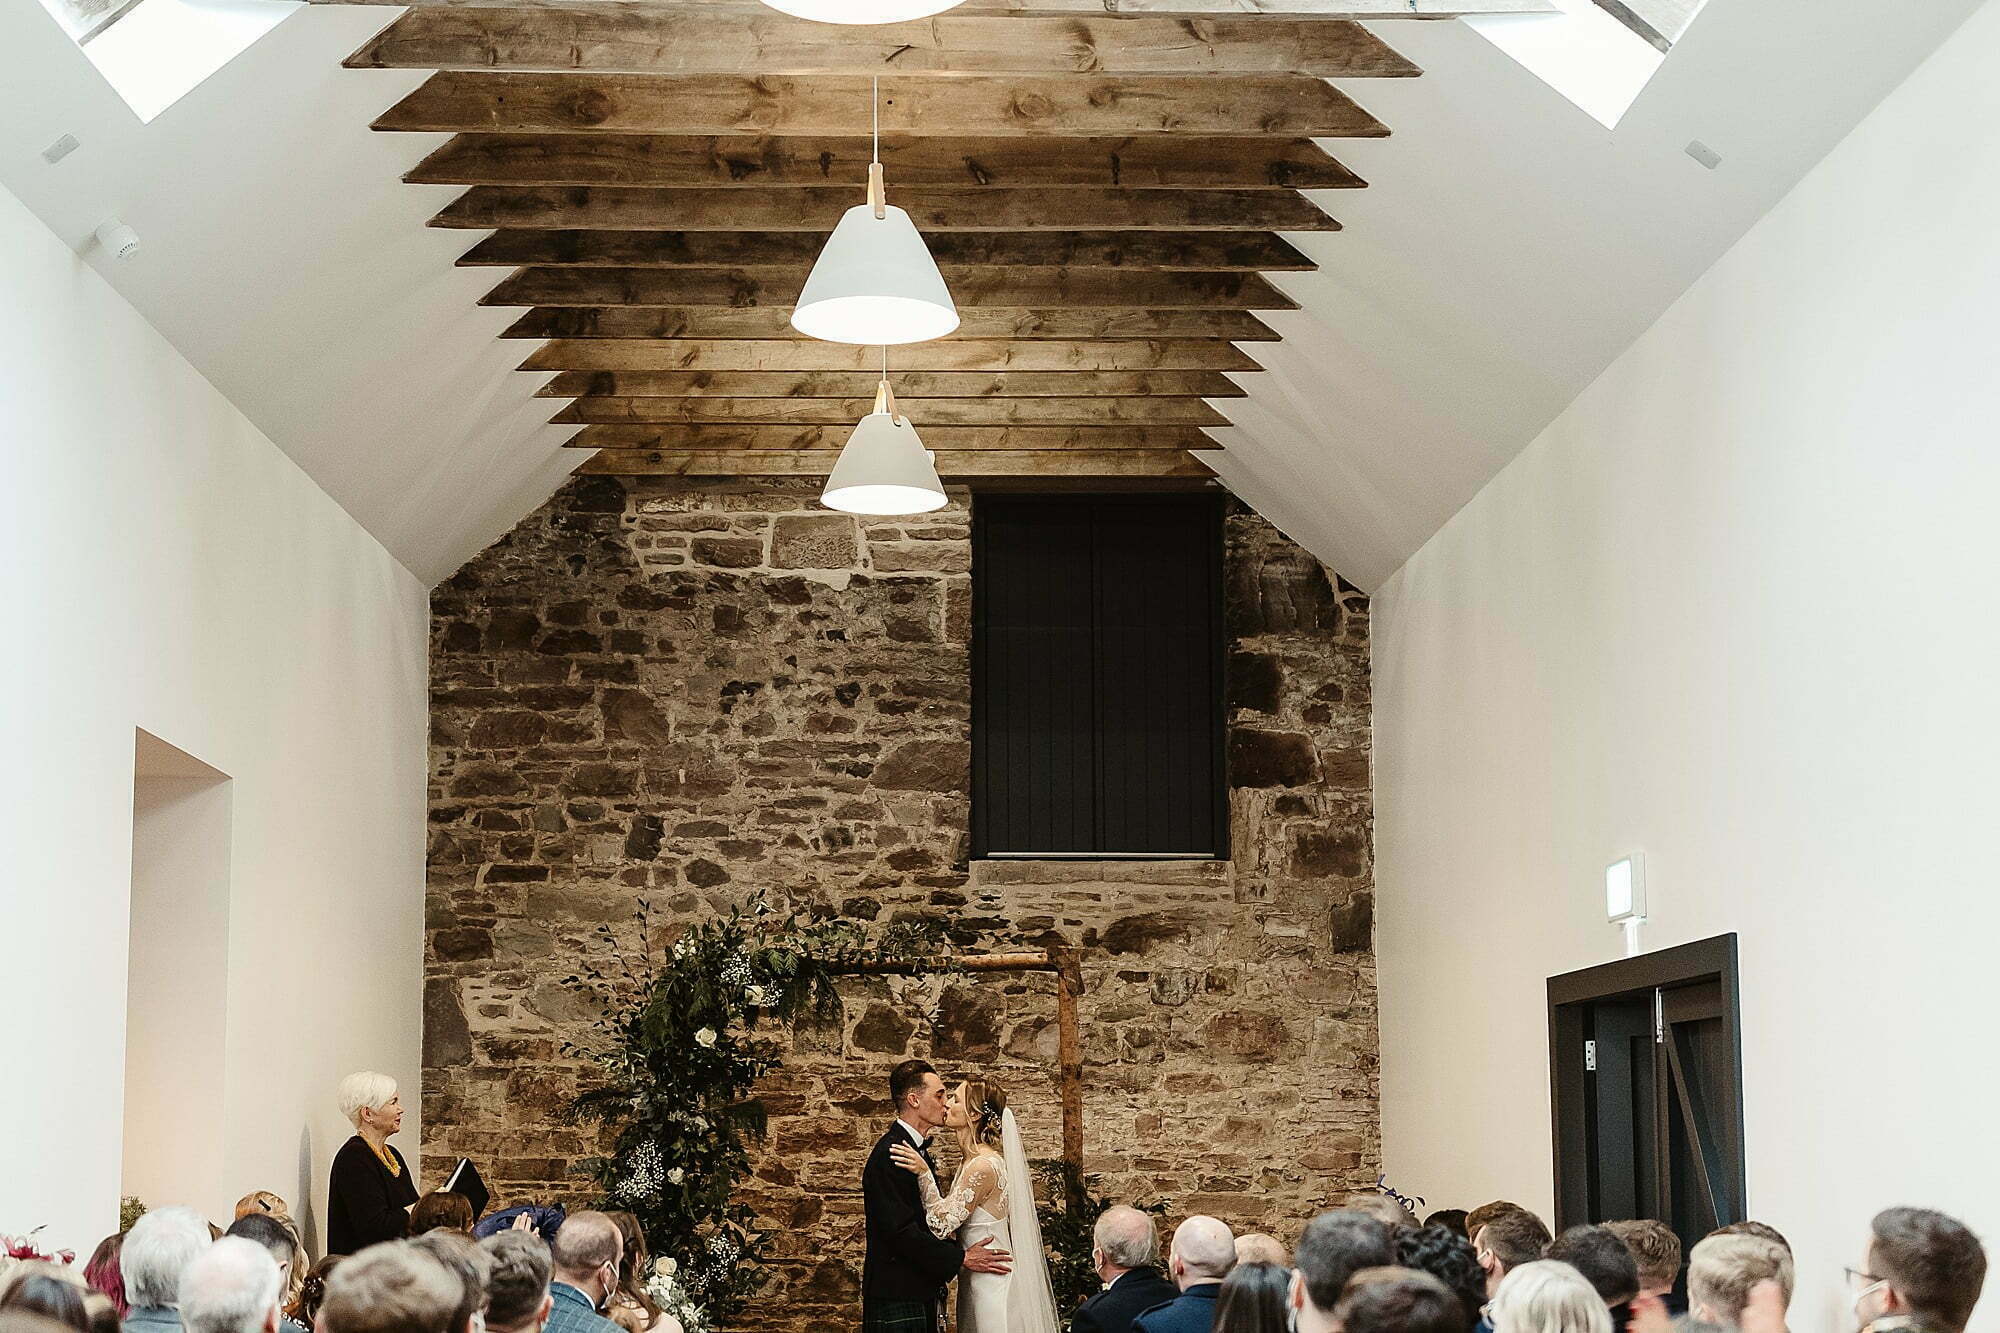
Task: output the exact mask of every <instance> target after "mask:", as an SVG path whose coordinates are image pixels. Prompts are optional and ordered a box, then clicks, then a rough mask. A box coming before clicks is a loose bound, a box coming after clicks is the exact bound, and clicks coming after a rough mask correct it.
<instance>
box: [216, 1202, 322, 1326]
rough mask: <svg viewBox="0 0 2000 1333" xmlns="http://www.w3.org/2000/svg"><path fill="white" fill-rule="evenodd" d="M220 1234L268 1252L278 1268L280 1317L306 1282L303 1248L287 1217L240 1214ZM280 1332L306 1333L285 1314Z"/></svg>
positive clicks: (257, 1213)
mask: <svg viewBox="0 0 2000 1333" xmlns="http://www.w3.org/2000/svg"><path fill="white" fill-rule="evenodd" d="M222 1234H223V1235H225V1236H241V1237H242V1238H243V1239H244V1240H248V1241H255V1242H256V1243H257V1244H259V1245H262V1246H263V1247H264V1249H265V1250H266V1251H268V1252H269V1254H270V1256H271V1262H273V1263H275V1264H276V1265H277V1266H278V1273H279V1275H280V1276H281V1277H282V1278H283V1279H284V1286H283V1287H282V1288H281V1289H280V1290H279V1292H278V1310H279V1313H280V1314H283V1313H284V1311H285V1310H287V1309H289V1308H290V1306H291V1305H292V1303H293V1302H295V1301H296V1300H297V1299H298V1296H299V1288H300V1287H302V1286H304V1285H305V1280H306V1272H305V1270H306V1247H305V1246H304V1245H302V1244H300V1243H299V1233H298V1232H297V1230H295V1229H294V1228H293V1226H292V1220H291V1218H290V1216H288V1215H287V1214H284V1213H275V1212H273V1213H261V1212H256V1211H251V1212H247V1213H243V1214H241V1215H240V1216H238V1217H237V1219H236V1220H235V1221H234V1222H231V1223H230V1224H229V1230H227V1231H225V1232H223V1233H222ZM280 1330H281V1333H306V1328H305V1326H304V1325H302V1324H298V1323H295V1322H294V1321H293V1320H292V1318H291V1317H290V1316H289V1315H286V1316H285V1317H284V1319H283V1320H282V1321H281V1323H280Z"/></svg>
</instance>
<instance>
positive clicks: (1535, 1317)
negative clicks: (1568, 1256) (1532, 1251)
mask: <svg viewBox="0 0 2000 1333" xmlns="http://www.w3.org/2000/svg"><path fill="white" fill-rule="evenodd" d="M1488 1309H1489V1311H1490V1314H1491V1318H1492V1320H1493V1331H1494V1333H1612V1326H1611V1311H1610V1309H1609V1308H1608V1307H1607V1306H1606V1305H1605V1304H1604V1298H1603V1297H1602V1296H1599V1295H1598V1294H1597V1288H1595V1287H1593V1286H1592V1285H1591V1284H1590V1283H1589V1282H1588V1281H1587V1280H1586V1279H1585V1278H1584V1276H1583V1274H1581V1273H1579V1272H1577V1271H1576V1270H1575V1269H1574V1268H1571V1267H1570V1266H1569V1265H1568V1264H1565V1263H1558V1262H1556V1261H1554V1260H1551V1259H1537V1260H1535V1261H1533V1262H1531V1263H1525V1264H1521V1265H1518V1266H1517V1267H1514V1268H1511V1269H1509V1270H1508V1271H1507V1275H1506V1276H1505V1277H1504V1278H1502V1279H1501V1280H1500V1288H1499V1290H1497V1291H1495V1292H1494V1293H1493V1300H1492V1303H1491V1304H1490V1305H1489V1307H1488Z"/></svg>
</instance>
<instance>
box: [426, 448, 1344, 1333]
mask: <svg viewBox="0 0 2000 1333" xmlns="http://www.w3.org/2000/svg"><path fill="white" fill-rule="evenodd" d="M815 491H816V488H814V487H807V486H800V485H797V484H794V483H789V482H784V483H769V484H734V485H730V486H704V485H700V484H691V483H686V482H679V481H653V480H650V479H632V480H617V479H606V478H593V479H578V480H576V481H573V482H571V483H570V484H569V485H568V486H567V487H565V488H564V489H563V490H562V491H561V492H560V493H558V494H557V495H556V496H555V497H554V498H553V499H552V500H550V502H549V503H548V504H547V505H546V506H544V507H543V508H542V509H541V510H540V511H538V512H537V513H536V514H534V515H532V516H531V517H529V518H528V519H526V520H524V521H523V522H522V523H521V524H520V525H519V527H517V528H516V529H515V530H514V532H513V533H511V534H510V535H509V536H508V537H506V538H505V539H503V540H502V541H501V542H499V543H497V544H496V545H494V546H493V547H492V548H490V549H489V550H487V551H486V552H485V553H484V554H482V555H481V556H479V557H478V558H477V559H476V560H474V561H473V562H472V563H471V564H469V565H468V566H466V568H465V569H463V570H462V571H460V572H459V574H458V575H457V576H456V577H454V578H453V579H452V580H451V581H450V582H448V583H447V584H445V585H444V586H442V587H441V588H439V589H438V590H437V592H436V594H435V595H434V597H433V601H432V608H433V637H432V677H433V706H434V712H433V737H432V747H433V748H432V756H433V760H432V787H431V827H432V838H431V848H430V866H431V871H430V894H429V954H428V974H427V982H426V991H425V1086H424V1127H425V1132H426V1135H427V1138H426V1141H425V1143H424V1144H423V1153H424V1166H423V1174H424V1177H425V1178H426V1179H436V1178H437V1176H438V1174H439V1173H440V1172H441V1171H442V1170H443V1169H444V1168H445V1167H446V1166H447V1165H448V1164H449V1161H450V1160H451V1159H452V1158H453V1157H456V1156H458V1155H461V1154H463V1155H469V1156H472V1157H475V1158H476V1159H478V1160H479V1161H480V1163H481V1164H482V1167H483V1169H484V1170H485V1174H486V1177H487V1179H488V1180H489V1181H490V1182H491V1183H492V1184H493V1185H494V1187H495V1192H496V1196H497V1197H498V1198H499V1199H501V1200H503V1201H505V1200H515V1199H521V1200H526V1199H530V1198H533V1199H549V1198H572V1199H573V1198H575V1197H577V1194H578V1182H577V1181H575V1180H574V1179H572V1178H569V1177H568V1176H567V1175H566V1173H567V1170H568V1167H569V1165H570V1163H571V1162H572V1161H573V1160H574V1159H575V1158H577V1157H579V1156H583V1155H586V1154H588V1153H589V1152H591V1151H592V1150H593V1147H594V1144H593V1142H592V1141H591V1138H590V1136H589V1135H587V1134H586V1133H585V1132H584V1131H581V1130H579V1129H577V1128H576V1127H574V1126H571V1125H567V1124H565V1123H564V1122H563V1120H562V1118H561V1115H560V1111H561V1108H562V1106H563V1105H564V1103H565V1102H566V1101H567V1099H568V1098H569V1097H570V1096H572V1095H573V1094H574V1093H575V1091H576V1090H577V1087H578V1080H579V1078H580V1077H584V1076H586V1075H587V1071H586V1070H584V1069H582V1068H579V1067H578V1066H577V1065H576V1064H575V1063H574V1062H572V1061H570V1060H567V1059H566V1058H565V1057H564V1055H563V1052H562V1045H561V1044H562V1041H563V1039H564V1038H565V1036H566V1035H573V1034H575V1033H577V1032H578V1030H579V1028H580V1025H581V1020H582V1018H583V1015H582V1014H581V1013H580V1012H579V1011H578V1008H577V1006H576V1001H575V1000H574V998H573V997H572V996H571V995H570V994H569V993H568V992H566V991H565V990H563V989H562V987H561V986H560V985H559V984H557V980H556V979H557V978H558V977H560V976H561V975H563V974H564V973H565V972H567V971H569V970H571V969H573V968H574V966H575V964H576V961H577V960H578V959H579V958H580V957H581V956H582V954H583V951H584V950H585V949H586V947H587V941H588V937H589V935H590V933H591V932H592V931H593V930H594V929H595V928H596V927H597V926H598V924H599V923H611V924H613V925H614V926H618V927H620V928H628V929H629V928H631V923H632V920H633V912H634V909H635V905H636V901H637V899H638V898H639V897H640V896H642V895H643V896H646V897H648V898H649V899H650V900H651V901H652V903H653V904H654V908H655V913H656V920H657V922H658V923H659V925H660V927H661V928H662V929H664V930H668V931H671V930H672V929H673V928H674V927H673V923H674V922H675V921H677V920H684V919H688V918H691V917H694V916H697V915H699V914H703V913H709V912H714V911H718V910H725V909H726V908H727V907H728V906H729V905H731V904H733V903H736V902H739V901H743V900H745V899H747V898H750V897H752V896H755V895H757V894H760V893H761V894H770V895H774V896H777V897H780V898H786V897H789V898H792V899H795V900H798V901H803V902H810V903H813V904H817V905H821V906H824V907H826V908H829V909H832V910H835V911H838V912H839V913H841V914H843V915H845V916H847V917H849V918H853V919H856V920H859V921H864V922H871V923H880V922H887V921H890V920H894V919H899V918H905V919H906V918H910V917H916V916H930V917H936V918H939V919H941V920H942V921H943V922H944V923H946V925H947V926H948V927H949V928H950V930H951V932H952V934H953V936H954V938H955V940H956V942H957V943H958V944H959V945H961V946H962V947H964V948H966V949H970V950H980V951H987V950H1000V949H1006V948H1009V947H1020V946H1037V945H1041V944H1045V943H1050V942H1064V943H1069V944H1074V945H1077V946H1079V947H1080V948H1081V950H1082V958H1083V970H1084V979H1085V986H1086V990H1085V994H1084V997H1083V1000H1082V1003H1081V1017H1082V1024H1083V1037H1084V1058H1085V1085H1084V1120H1085V1143H1086V1162H1085V1166H1086V1169H1087V1170H1088V1172H1089V1173H1090V1174H1091V1175H1092V1177H1093V1178H1094V1181H1095V1183H1096V1185H1097V1186H1098V1188H1100V1189H1101V1190H1102V1191H1103V1192H1105V1193H1108V1194H1110V1195H1113V1196H1115V1197H1118V1198H1121V1199H1137V1200H1164V1201H1165V1202H1166V1203H1167V1204H1168V1205H1169V1216H1170V1217H1178V1216H1181V1215H1184V1214H1186V1213H1189V1212H1195V1211H1208V1212H1214V1213H1216V1214H1218V1215H1220V1216H1222V1217H1224V1218H1225V1219H1226V1220H1228V1221H1230V1222H1231V1223H1233V1224H1236V1225H1238V1226H1239V1227H1254V1228H1258V1229H1263V1230H1270V1231H1274V1232H1276V1233H1278V1234H1279V1235H1281V1236H1285V1237H1286V1238H1287V1239H1289V1238H1290V1237H1291V1236H1292V1235H1294V1234H1296V1231H1297V1228H1298V1227H1299V1225H1301V1224H1302V1222H1303V1220H1304V1219H1305V1218H1306V1217H1308V1216H1310V1215H1311V1214H1312V1213H1313V1212H1314V1211H1315V1210H1317V1209H1318V1208H1319V1207H1321V1206H1322V1205H1324V1204H1325V1203H1326V1202H1327V1201H1328V1200H1330V1199H1334V1198H1337V1197H1338V1196H1340V1195H1341V1194H1343V1193H1345V1192H1346V1191H1348V1190H1349V1189H1350V1188H1356V1187H1366V1186H1368V1185H1371V1184H1372V1183H1373V1182H1374V1179H1375V1176H1376V1172H1377V1169H1378V1167H1377V1156H1378V1150H1377V1134H1376V1110H1375V1108H1376V1047H1375V989H1374V960H1373V956H1372V954H1371V952H1370V938H1371V924H1372V911H1371V908H1372V893H1371V891H1372V877H1371V869H1372V867H1371V860H1370V823H1371V803H1370V791H1369V749H1368V746H1369V697H1368V608H1367V601H1366V599H1365V598H1364V597H1363V596H1362V594H1361V593H1360V592H1358V591H1357V590H1355V589H1354V588H1352V587H1349V586H1348V585H1346V584H1345V583H1343V582H1341V581H1340V580H1338V579H1337V578H1331V577H1330V576H1329V575H1328V574H1327V572H1326V571H1324V570H1323V569H1322V568H1321V566H1320V565H1319V564H1318V563H1317V562H1316V561H1315V560H1314V559H1313V558H1312V557H1311V556H1309V555H1307V554H1306V553H1305V552H1303V551H1302V550H1300V549H1299V548H1298V547H1297V546H1295V545H1294V544H1292V543H1291V542H1290V541H1288V540H1287V539H1286V538H1285V537H1283V536H1282V535H1281V534H1279V533H1278V532H1277V531H1276V530H1275V529H1273V528H1272V527H1271V526H1270V525H1269V524H1267V523H1265V522H1264V521H1263V520H1262V519H1260V518H1258V517H1257V516H1256V515H1254V514H1252V513H1250V512H1249V511H1248V510H1246V509H1243V508H1242V507H1241V506H1236V505H1233V504H1232V510H1231V516H1230V518H1229V520H1228V556H1227V561H1228V568H1227V590H1228V591H1227V598H1228V628H1229V634H1230V636H1231V644H1230V654H1229V690H1230V734H1229V760H1230V772H1231V782H1232V788H1231V793H1230V818H1231V827H1232V847H1233V851H1232V857H1231V859H1230V860H1229V861H1227V862H1213V863H1203V862H1194V863H1187V862H1183V863H1165V864H1160V863H1144V862H1105V863H1039V862H1007V861H996V862H975V863H970V864H968V861H967V846H968V836H967V798H966V792H965V786H966V781H967V768H968V757H969V743H968V719H969V714H970V693H969V690H970V687H969V677H968V638H969V635H970V631H971V617H970V612H971V596H970V576H969V568H970V552H971V546H970V540H969V526H968V525H969V521H970V512H969V508H968V505H969V504H970V499H969V497H968V496H967V495H965V494H964V493H963V492H955V493H954V502H953V504H952V505H951V506H950V507H948V508H946V509H944V510H941V511H939V512H937V513H935V514H930V515H925V516H923V517H921V518H917V519H911V520H907V521H903V520H896V521H885V522H865V523H864V522H858V521H856V520H854V519H851V518H849V517H846V516H844V515H836V514H829V513H827V512H826V511H825V510H823V509H821V508H819V507H818V505H817V504H816V494H815ZM846 1002H847V1003H846V1007H847V1017H846V1022H845V1024H844V1027H843V1028H842V1030H841V1031H839V1032H837V1033H828V1034H801V1035H800V1036H799V1037H798V1039H797V1040H796V1041H795V1043H794V1047H795V1049H794V1050H793V1052H792V1054H791V1056H790V1057H789V1059H788V1061H787V1064H786V1067H785V1068H784V1070H783V1071H782V1072H781V1073H780V1074H779V1075H777V1076H774V1077H773V1078H772V1079H770V1080H769V1085H768V1087H767V1088H765V1089H764V1096H765V1100H766V1102H767V1104H768V1106H769V1108H770V1110H771V1113H772V1134H771V1138H770V1140H769V1142H768V1143H767V1144H766V1145H764V1147H763V1149H762V1150H761V1153H760V1156H759V1159H758V1168H757V1174H756V1180H755V1185H754V1188H753V1191H752V1201H753V1202H754V1204H755V1205H756V1207H757V1209H758V1212H759V1214H760V1216H761V1217H762V1218H763V1219H764V1221H765V1222H766V1223H767V1224H768V1225H769V1226H770V1227H771V1229H772V1230H771V1235H770V1241H769V1244H770V1248H771V1250H772V1252H773V1254H774V1255H775V1256H776V1258H777V1264H776V1273H775V1276H774V1279H773V1284H772V1286H771V1288H770V1289H769V1292H768V1296H767V1298H766V1299H764V1300H762V1301H760V1303H759V1305H758V1308H757V1311H756V1313H755V1317H754V1318H753V1319H752V1320H751V1321H750V1323H751V1324H752V1325H753V1326H756V1327H772V1328H798V1329H804V1328H808V1327H810V1328H815V1329H818V1328H828V1327H834V1328H841V1327H849V1326H852V1324H853V1323H854V1322H855V1315H856V1310H857V1295H856V1292H857V1276H858V1269H859V1265H860V1258H861V1246H860V1225H861V1223H860V1200H859V1197H858V1191H857V1184H858V1176H859V1169H860V1163H861V1159H862V1157H863V1155H864V1154H865V1151H866V1148H867V1145H868V1143H869V1142H870V1141H871V1139H872V1136H873V1135H874V1134H875V1133H877V1132H879V1127H880V1125H881V1124H882V1123H883V1121H884V1118H885V1116H886V1111H887V1101H886V1094H884V1092H883V1091H882V1089H881V1086H880V1085H881V1082H882V1075H883V1073H884V1072H885V1071H886V1070H887V1068H888V1066H889V1065H890V1064H891V1063H893V1061H894V1060H895V1059H897V1058H900V1057H901V1056H903V1055H904V1054H905V1053H906V1052H907V1053H917V1054H923V1055H927V1056H929V1057H931V1058H932V1059H934V1060H935V1061H937V1062H938V1063H939V1064H940V1065H941V1067H943V1068H944V1069H946V1070H947V1071H948V1072H951V1073H956V1072H963V1071H966V1070H973V1069H978V1070H985V1071H989V1072H993V1073H995V1074H997V1076H998V1077H999V1079H1000V1080H1001V1081H1002V1082H1003V1083H1004V1084H1005V1085H1006V1086H1007V1087H1008V1089H1009V1091H1010V1095H1011V1097H1012V1099H1013V1101H1014V1103H1015V1106H1016V1109H1017V1112H1018V1114H1019V1115H1020V1117H1021V1120H1022V1124H1023V1129H1024V1132H1025V1133H1026V1135H1027V1136H1028V1138H1029V1141H1030V1144H1031V1150H1032V1151H1039V1152H1042V1153H1045V1154H1048V1155H1051V1156H1052V1155H1054V1154H1055V1152H1056V1151H1057V1149H1058V1147H1059V1145H1060V1137H1059V1128H1058V1127H1059V1124H1060V1117H1059V1110H1058V1107H1057V1103H1056V1082H1055V1074H1056V1070H1055V1064H1056V1060H1055V1055H1056V1052H1055V1041H1056V1034H1055V995H1054V979H1053V978H1052V977H1049V976H1046V975H1035V974H1025V975H1018V976H1003V977H988V978H981V979H977V980H974V979H967V978H962V977H961V978H957V979H953V980H950V981H938V980H934V979H933V980H926V981H901V980H896V981H891V980H883V979H870V980H867V981H857V982H855V983H853V984H852V985H851V986H850V987H849V989H848V991H847V993H846Z"/></svg>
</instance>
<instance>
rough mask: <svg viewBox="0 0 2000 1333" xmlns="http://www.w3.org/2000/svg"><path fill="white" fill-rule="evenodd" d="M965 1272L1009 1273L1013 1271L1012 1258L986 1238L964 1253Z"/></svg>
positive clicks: (990, 1239)
mask: <svg viewBox="0 0 2000 1333" xmlns="http://www.w3.org/2000/svg"><path fill="white" fill-rule="evenodd" d="M965 1271H966V1272H968V1273H1011V1272H1013V1271H1014V1256H1013V1255H1011V1254H1009V1253H1007V1251H1005V1250H1003V1249H1001V1248H1000V1247H999V1246H998V1245H995V1244H994V1243H993V1238H992V1237H991V1236H988V1237H987V1238H986V1239H985V1240H982V1241H980V1242H979V1243H978V1244H977V1245H973V1246H970V1247H968V1248H967V1249H966V1251H965Z"/></svg>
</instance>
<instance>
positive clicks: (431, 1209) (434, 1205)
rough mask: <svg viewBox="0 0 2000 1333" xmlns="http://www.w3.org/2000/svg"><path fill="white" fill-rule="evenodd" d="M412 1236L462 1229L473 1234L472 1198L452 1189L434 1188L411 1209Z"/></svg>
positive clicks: (468, 1233)
mask: <svg viewBox="0 0 2000 1333" xmlns="http://www.w3.org/2000/svg"><path fill="white" fill-rule="evenodd" d="M409 1231H410V1235H411V1236H421V1235H423V1234H424V1233H425V1232H427V1231H461V1232H464V1233H465V1234H466V1235H468V1236H470V1235H471V1234H472V1200H470V1199H468V1198H466V1197H465V1196H464V1195H463V1194H454V1193H452V1192H451V1191H450V1190H432V1191H431V1192H430V1193H429V1194H426V1195H425V1196H424V1197H423V1198H421V1199H418V1200H417V1202H416V1206H415V1207H413V1208H411V1209H410V1227H409Z"/></svg>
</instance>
